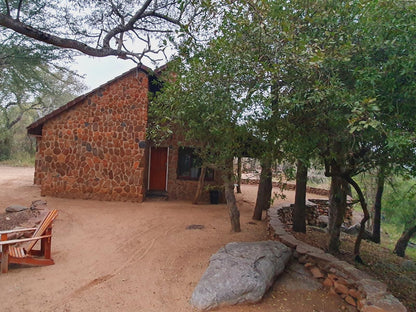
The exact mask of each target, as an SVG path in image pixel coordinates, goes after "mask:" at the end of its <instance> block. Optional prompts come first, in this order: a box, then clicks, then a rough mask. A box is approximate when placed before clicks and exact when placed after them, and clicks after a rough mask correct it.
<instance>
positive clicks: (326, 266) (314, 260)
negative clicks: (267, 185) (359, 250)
mask: <svg viewBox="0 0 416 312" xmlns="http://www.w3.org/2000/svg"><path fill="white" fill-rule="evenodd" d="M279 208H281V206H278V207H273V208H270V209H269V210H268V211H267V218H268V232H269V235H270V236H271V237H272V238H273V239H276V240H278V241H280V242H282V243H283V244H285V245H286V246H288V247H290V248H292V249H293V251H294V256H295V258H297V259H298V261H299V262H300V263H303V264H305V267H307V268H309V269H310V271H311V274H312V275H313V276H314V277H315V278H317V279H319V280H320V281H321V282H322V283H323V285H324V286H325V287H327V288H328V289H329V292H330V293H333V294H337V295H339V296H341V297H342V298H343V299H344V300H345V301H346V302H347V303H348V304H351V305H353V306H355V307H356V308H357V310H358V311H361V312H406V311H407V309H406V307H405V306H404V305H403V304H402V303H401V302H400V301H399V300H398V299H397V298H396V297H394V296H393V295H392V294H390V293H388V292H387V286H386V285H385V284H384V283H382V282H380V281H377V280H375V279H373V278H372V277H371V276H370V275H368V274H367V273H365V272H362V271H360V270H358V269H357V268H355V267H354V266H353V265H351V264H349V263H347V262H345V261H340V260H338V259H337V258H336V257H334V256H332V255H330V254H327V253H325V252H324V251H323V250H321V249H319V248H316V247H313V246H310V245H308V244H306V243H304V242H302V241H299V240H297V239H296V238H295V237H294V236H293V235H291V234H289V233H287V232H286V230H285V228H284V225H283V223H282V222H281V221H280V220H279V217H278V213H277V211H278V209H279Z"/></svg>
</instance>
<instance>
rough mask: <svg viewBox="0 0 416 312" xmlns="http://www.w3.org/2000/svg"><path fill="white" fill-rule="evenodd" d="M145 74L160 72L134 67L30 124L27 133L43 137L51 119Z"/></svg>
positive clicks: (142, 66)
mask: <svg viewBox="0 0 416 312" xmlns="http://www.w3.org/2000/svg"><path fill="white" fill-rule="evenodd" d="M139 71H141V72H144V73H146V74H147V75H150V74H151V73H153V72H154V73H156V74H157V73H158V72H160V70H159V69H157V70H156V71H153V70H151V69H150V68H148V67H146V66H144V65H139V66H137V67H134V68H132V69H130V70H129V71H127V72H125V73H123V74H121V75H119V76H117V77H115V78H113V79H111V80H109V81H107V82H106V83H104V84H102V85H100V86H99V87H97V88H95V89H93V90H91V91H90V92H88V93H85V94H83V95H80V96H78V97H76V98H75V99H73V100H72V101H70V102H68V103H66V104H65V105H63V106H61V107H59V108H57V109H55V110H54V111H52V112H50V113H49V114H47V115H45V116H43V117H42V118H40V119H38V120H36V121H35V122H33V123H32V124H30V125H29V126H27V127H26V129H27V133H28V134H30V135H42V127H43V124H44V123H46V122H47V121H49V120H50V119H52V118H54V117H56V116H58V115H60V114H62V113H63V112H65V111H67V110H69V109H70V108H72V107H74V106H76V105H77V104H79V103H81V102H82V101H83V100H85V99H86V98H88V97H90V96H91V95H94V94H96V93H98V92H101V91H102V89H104V88H106V87H107V86H109V85H111V84H113V83H114V82H117V81H119V80H121V79H123V78H124V77H126V76H128V75H130V74H132V73H135V72H139Z"/></svg>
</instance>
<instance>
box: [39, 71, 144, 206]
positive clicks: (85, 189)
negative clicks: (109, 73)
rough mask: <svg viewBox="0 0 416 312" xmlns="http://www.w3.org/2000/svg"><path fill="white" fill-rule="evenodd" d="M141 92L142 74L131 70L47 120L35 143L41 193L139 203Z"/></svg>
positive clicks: (141, 184) (141, 178) (141, 181)
mask: <svg viewBox="0 0 416 312" xmlns="http://www.w3.org/2000/svg"><path fill="white" fill-rule="evenodd" d="M147 93H148V76H147V74H146V73H144V72H142V71H140V70H137V71H133V72H130V73H129V74H127V75H126V76H124V77H121V78H119V79H116V80H114V81H113V82H110V83H109V84H107V85H105V86H104V87H102V88H100V89H99V90H97V91H96V92H94V93H92V94H91V95H89V96H88V97H87V98H85V99H84V100H82V102H80V103H78V104H76V105H75V106H73V107H72V108H70V109H68V110H66V111H64V112H62V113H60V114H59V115H57V116H55V117H53V118H52V119H50V120H48V121H47V122H46V123H45V124H44V125H43V129H42V137H38V141H37V143H38V151H37V155H36V169H35V183H37V184H41V194H42V195H50V196H56V197H69V198H83V199H99V200H122V201H142V200H143V196H144V193H145V189H144V177H145V174H146V172H145V168H146V157H145V156H146V155H145V149H144V148H140V147H139V142H141V141H145V140H146V125H147V107H148V97H147Z"/></svg>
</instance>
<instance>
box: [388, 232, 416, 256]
mask: <svg viewBox="0 0 416 312" xmlns="http://www.w3.org/2000/svg"><path fill="white" fill-rule="evenodd" d="M415 233H416V225H415V226H413V227H411V228H409V229H407V230H406V231H404V232H403V234H402V236H401V237H400V238H399V240H398V241H397V243H396V246H395V247H394V250H393V252H394V253H395V254H396V255H398V256H399V257H404V254H405V252H406V247H407V244H408V243H409V240H410V239H411V238H412V236H413V235H414V234H415Z"/></svg>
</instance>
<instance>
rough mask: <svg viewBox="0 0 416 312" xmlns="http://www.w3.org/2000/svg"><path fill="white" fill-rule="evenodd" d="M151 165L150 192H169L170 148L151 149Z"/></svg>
mask: <svg viewBox="0 0 416 312" xmlns="http://www.w3.org/2000/svg"><path fill="white" fill-rule="evenodd" d="M149 153H150V157H149V159H150V165H149V187H148V190H149V191H162V192H164V191H166V190H167V171H168V148H167V147H151V148H150V151H149Z"/></svg>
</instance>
